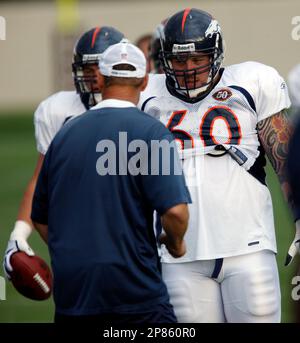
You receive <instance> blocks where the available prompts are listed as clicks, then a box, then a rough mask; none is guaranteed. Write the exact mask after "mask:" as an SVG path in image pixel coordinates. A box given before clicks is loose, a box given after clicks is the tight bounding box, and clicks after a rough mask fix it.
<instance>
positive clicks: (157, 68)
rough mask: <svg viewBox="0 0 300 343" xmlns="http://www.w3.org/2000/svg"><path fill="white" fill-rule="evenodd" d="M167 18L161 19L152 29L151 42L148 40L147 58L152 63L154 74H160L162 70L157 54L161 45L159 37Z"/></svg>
mask: <svg viewBox="0 0 300 343" xmlns="http://www.w3.org/2000/svg"><path fill="white" fill-rule="evenodd" d="M166 21H167V19H165V20H163V21H162V22H161V23H160V24H159V25H158V26H157V27H156V28H155V30H154V32H153V35H152V38H151V42H150V53H149V58H150V59H151V60H152V63H153V70H152V72H153V73H155V74H162V73H163V72H164V70H163V67H162V64H161V61H160V58H159V54H160V51H161V45H160V37H161V34H162V32H163V30H164V25H165V23H166Z"/></svg>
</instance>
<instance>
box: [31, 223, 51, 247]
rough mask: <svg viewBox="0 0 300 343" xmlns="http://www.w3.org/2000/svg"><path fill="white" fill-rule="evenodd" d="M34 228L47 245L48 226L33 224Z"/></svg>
mask: <svg viewBox="0 0 300 343" xmlns="http://www.w3.org/2000/svg"><path fill="white" fill-rule="evenodd" d="M33 225H34V227H35V228H36V230H37V232H38V233H39V234H40V236H41V237H42V239H43V240H44V242H45V243H46V244H48V225H44V224H39V223H36V222H33Z"/></svg>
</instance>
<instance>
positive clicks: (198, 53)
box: [160, 8, 223, 103]
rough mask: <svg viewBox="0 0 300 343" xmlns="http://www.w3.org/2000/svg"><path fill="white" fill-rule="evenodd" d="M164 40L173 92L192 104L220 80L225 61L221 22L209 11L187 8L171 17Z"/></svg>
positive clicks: (164, 61) (163, 57)
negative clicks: (220, 71)
mask: <svg viewBox="0 0 300 343" xmlns="http://www.w3.org/2000/svg"><path fill="white" fill-rule="evenodd" d="M160 42H161V53H160V59H161V63H162V65H163V69H164V72H165V74H166V84H167V87H168V90H169V91H170V93H171V94H173V95H174V96H176V97H178V98H180V99H182V100H184V101H186V102H191V103H195V102H197V101H199V100H201V99H203V98H204V97H205V96H207V94H208V93H209V92H210V91H211V90H212V88H213V87H214V85H215V84H216V82H217V79H218V75H219V73H218V72H219V70H220V68H221V65H222V61H223V39H222V35H221V28H220V26H219V24H218V22H217V21H216V20H215V19H214V18H213V17H212V16H211V15H210V14H209V13H207V12H204V11H201V10H197V9H193V8H192V9H190V8H188V9H185V10H184V11H180V12H178V13H175V14H174V15H173V16H172V17H170V18H169V20H168V21H167V23H166V25H165V27H164V31H163V32H161V35H160ZM201 57H202V58H201Z"/></svg>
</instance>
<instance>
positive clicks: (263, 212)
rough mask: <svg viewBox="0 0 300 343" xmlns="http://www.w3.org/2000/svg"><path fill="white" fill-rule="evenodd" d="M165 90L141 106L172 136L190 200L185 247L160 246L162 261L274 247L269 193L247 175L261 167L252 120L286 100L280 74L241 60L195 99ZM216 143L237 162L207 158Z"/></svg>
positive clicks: (285, 105) (276, 109)
mask: <svg viewBox="0 0 300 343" xmlns="http://www.w3.org/2000/svg"><path fill="white" fill-rule="evenodd" d="M165 88H166V87H165ZM166 93H167V92H166V91H161V94H164V95H163V96H161V97H155V98H152V99H151V100H149V101H148V102H147V103H146V105H145V106H144V107H145V108H144V110H145V112H147V113H149V114H150V115H154V116H155V117H158V118H159V119H160V120H161V121H162V122H163V123H164V124H165V125H166V126H167V127H168V128H169V129H170V131H172V132H173V133H174V135H175V137H176V139H177V141H178V142H179V147H180V150H181V151H180V154H181V157H182V160H183V168H184V172H185V176H186V181H187V185H188V186H189V190H190V193H191V197H192V201H193V203H192V204H190V205H189V211H190V219H189V227H188V230H187V233H186V236H185V239H186V243H187V253H186V254H185V255H184V256H183V257H182V258H179V259H174V258H173V257H172V256H171V255H170V254H168V252H167V250H166V249H163V251H162V261H163V262H167V263H168V262H174V263H179V262H187V261H194V260H207V259H216V258H222V257H229V256H235V255H242V254H247V253H251V252H255V251H259V250H263V249H269V250H272V251H274V252H276V240H275V231H274V222H273V210H272V201H271V196H270V192H269V190H268V188H267V187H266V186H265V185H264V184H263V181H262V180H261V175H254V174H257V170H258V171H262V168H263V166H260V168H259V166H258V162H259V161H261V158H258V157H259V156H260V152H259V146H260V143H259V139H258V135H257V130H256V126H257V123H258V122H259V121H261V120H263V119H266V118H268V117H269V116H272V115H273V114H276V113H278V112H279V111H281V110H283V109H285V108H288V107H289V106H290V100H289V97H288V93H287V87H286V84H285V82H284V80H283V79H282V78H281V77H280V75H279V74H278V73H277V71H276V70H275V69H273V68H271V67H268V66H265V65H263V64H260V63H256V62H245V63H241V64H237V65H232V66H228V67H226V68H225V69H224V72H223V74H222V77H221V79H220V81H219V83H218V84H217V85H216V86H215V88H214V89H213V90H212V91H211V92H210V93H209V94H208V95H207V96H206V97H205V98H204V99H203V100H201V101H199V102H197V103H195V104H191V103H187V102H184V101H182V100H179V99H177V98H175V97H174V96H172V95H170V94H169V93H168V94H167V95H165V94H166ZM217 145H222V146H223V147H224V149H226V150H228V149H232V150H230V151H233V152H234V155H235V157H236V159H237V160H238V162H239V163H238V162H237V160H235V159H233V158H232V157H231V156H230V154H227V153H225V154H224V152H220V151H219V152H218V153H222V154H221V155H219V156H218V157H216V156H215V155H214V156H211V154H215V153H217V152H216V150H215V147H216V146H217ZM251 174H252V175H251ZM253 175H254V176H256V177H254V176H253ZM259 179H260V181H259Z"/></svg>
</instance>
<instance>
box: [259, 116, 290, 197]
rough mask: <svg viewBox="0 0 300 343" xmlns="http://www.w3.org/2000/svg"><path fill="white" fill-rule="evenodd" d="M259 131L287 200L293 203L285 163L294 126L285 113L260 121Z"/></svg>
mask: <svg viewBox="0 0 300 343" xmlns="http://www.w3.org/2000/svg"><path fill="white" fill-rule="evenodd" d="M257 131H258V135H259V138H260V141H261V144H262V146H263V148H264V150H265V152H266V154H267V156H268V159H269V160H270V162H271V164H272V167H273V168H274V170H275V172H276V174H277V175H278V178H279V182H280V184H281V188H282V191H283V193H284V195H285V198H286V200H287V201H288V202H289V203H291V202H292V199H291V196H290V191H289V185H288V182H287V178H286V171H285V163H286V158H287V153H288V143H289V140H290V137H291V135H292V125H291V123H290V119H289V117H288V115H287V113H286V112H285V111H281V112H279V113H277V114H274V115H273V116H271V117H269V118H267V119H265V120H262V121H260V122H259V123H258V124H257Z"/></svg>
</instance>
